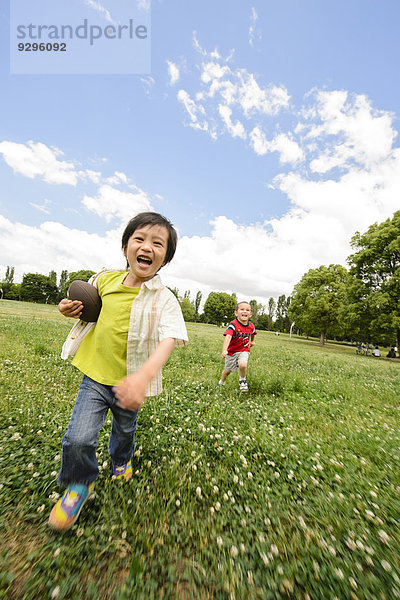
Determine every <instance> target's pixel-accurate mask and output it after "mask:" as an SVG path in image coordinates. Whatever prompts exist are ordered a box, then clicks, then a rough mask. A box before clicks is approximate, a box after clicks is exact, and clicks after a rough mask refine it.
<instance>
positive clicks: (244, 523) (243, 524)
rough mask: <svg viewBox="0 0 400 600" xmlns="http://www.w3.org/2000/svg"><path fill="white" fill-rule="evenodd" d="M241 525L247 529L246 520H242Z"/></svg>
mask: <svg viewBox="0 0 400 600" xmlns="http://www.w3.org/2000/svg"><path fill="white" fill-rule="evenodd" d="M240 524H241V526H242V527H246V525H247V523H246V519H242V520H241V521H240Z"/></svg>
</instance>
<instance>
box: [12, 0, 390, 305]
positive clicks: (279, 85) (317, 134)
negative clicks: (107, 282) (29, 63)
mask: <svg viewBox="0 0 400 600" xmlns="http://www.w3.org/2000/svg"><path fill="white" fill-rule="evenodd" d="M21 1H22V0H21ZM46 1H48V0H46ZM43 2H45V0H43ZM38 4H40V0H38ZM53 4H54V6H57V3H53ZM127 4H128V5H129V4H130V5H132V6H131V7H132V14H135V18H140V14H142V15H143V19H144V18H149V19H150V22H151V27H150V28H149V41H150V43H151V70H150V72H148V73H138V74H125V75H117V74H107V75H101V74H78V75H71V74H69V75H65V74H55V75H39V74H28V75H19V74H10V43H11V44H13V43H14V42H13V38H12V34H10V13H9V8H8V6H7V5H8V3H7V2H4V1H3V2H2V3H1V4H0V7H1V8H0V11H1V12H0V17H1V21H0V27H1V31H0V33H1V37H0V39H1V42H0V43H1V54H0V89H1V94H0V109H1V115H2V119H1V121H0V177H1V182H2V185H1V188H0V277H2V276H3V275H4V272H5V268H6V266H7V265H13V266H15V269H16V274H17V279H20V278H21V277H22V274H23V273H24V272H30V271H33V272H40V273H48V272H49V271H50V270H51V269H55V270H56V271H57V272H58V273H60V271H61V269H68V270H69V271H72V270H76V269H79V268H92V269H93V270H96V269H99V268H101V267H102V266H107V267H117V268H119V267H123V266H124V261H123V260H122V256H121V253H120V237H121V230H122V228H123V226H124V224H125V223H126V222H127V221H128V220H129V218H130V216H133V215H134V214H136V213H137V212H138V211H140V210H148V209H150V210H156V211H159V212H161V213H163V214H165V215H166V216H168V217H169V218H170V219H171V220H172V221H173V222H174V224H175V225H176V227H177V229H178V232H179V236H180V243H179V247H178V252H177V255H176V258H175V259H174V262H173V263H172V264H171V265H170V266H169V267H167V268H166V269H164V275H163V279H164V281H165V282H166V283H167V284H168V285H173V286H177V287H178V288H179V289H180V290H181V291H182V292H183V290H185V289H188V288H189V289H191V290H193V291H194V292H195V291H196V290H198V289H201V290H202V291H203V293H204V294H207V293H208V292H209V291H211V290H219V291H228V292H233V291H234V292H236V293H237V294H238V295H239V296H243V297H249V298H253V297H256V298H257V299H259V300H260V301H261V302H263V303H264V304H266V302H267V299H268V298H269V297H270V296H274V297H277V296H278V295H280V294H282V293H285V294H287V295H288V294H290V292H291V291H292V289H293V285H294V284H295V283H297V281H299V279H300V278H301V276H302V275H303V273H304V272H306V271H307V270H308V269H310V268H315V267H318V266H319V265H321V264H330V263H342V264H345V259H346V257H347V256H348V254H349V253H350V246H349V242H350V238H351V236H352V235H353V234H354V233H355V231H357V230H359V231H364V230H365V229H367V227H368V226H369V225H370V224H371V223H373V222H375V221H382V220H383V219H385V218H388V217H391V216H392V214H393V212H394V211H395V210H398V209H399V208H400V201H399V197H400V194H399V192H400V164H399V163H400V150H399V140H398V129H399V121H398V118H399V115H400V105H399V104H400V94H399V89H398V88H399V78H398V76H397V72H398V64H399V59H400V56H399V54H400V52H399V41H398V30H397V29H398V23H399V22H400V19H399V17H400V4H399V3H398V2H397V1H395V0H379V1H378V0H346V1H341V0H339V1H336V2H329V3H328V2H322V1H321V0H301V1H298V0H280V1H279V2H277V1H273V2H272V1H269V0H263V1H261V0H258V1H254V2H247V1H245V0H242V1H239V0H229V1H228V0H218V2H215V0H202V1H200V0H190V1H189V0H188V1H186V2H181V1H178V0H154V1H153V2H152V3H151V6H150V2H149V1H147V0H140V1H139V4H138V3H136V2H134V1H133V0H132V2H127V0H113V2H111V0H82V1H81V2H79V1H78V0H76V1H74V2H73V3H71V5H70V6H71V19H72V17H73V16H74V17H75V18H77V16H78V17H80V10H81V11H82V18H83V16H84V15H89V18H90V14H93V19H95V18H97V19H100V21H101V20H103V21H104V24H105V25H107V23H111V22H114V21H113V19H116V20H118V19H117V13H118V9H119V8H120V7H121V9H122V8H123V9H124V10H125V13H124V14H127V13H126V10H127ZM120 5H121V6H120ZM63 6H64V18H65V5H63ZM138 10H139V13H137V11H138ZM140 11H141V12H140ZM128 12H129V11H128ZM137 14H139V17H138V16H137ZM10 35H11V39H10ZM88 51H89V50H88ZM21 60H24V56H22V58H21ZM27 60H28V58H27Z"/></svg>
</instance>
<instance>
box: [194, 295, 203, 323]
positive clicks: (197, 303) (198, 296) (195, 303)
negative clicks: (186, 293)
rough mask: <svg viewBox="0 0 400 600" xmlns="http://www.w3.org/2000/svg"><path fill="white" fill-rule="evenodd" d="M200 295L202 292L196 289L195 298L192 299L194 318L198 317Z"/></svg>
mask: <svg viewBox="0 0 400 600" xmlns="http://www.w3.org/2000/svg"><path fill="white" fill-rule="evenodd" d="M202 296H203V294H202V293H201V292H200V291H198V292H197V294H196V300H195V301H194V312H195V318H196V320H197V319H198V318H199V308H200V303H201V298H202Z"/></svg>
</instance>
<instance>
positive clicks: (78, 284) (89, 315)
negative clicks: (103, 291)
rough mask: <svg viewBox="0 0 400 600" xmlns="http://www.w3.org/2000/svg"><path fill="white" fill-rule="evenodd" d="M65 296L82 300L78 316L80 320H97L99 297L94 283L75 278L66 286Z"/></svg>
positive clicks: (99, 307) (88, 321) (99, 308)
mask: <svg viewBox="0 0 400 600" xmlns="http://www.w3.org/2000/svg"><path fill="white" fill-rule="evenodd" d="M67 298H68V299H69V300H80V301H81V302H82V304H83V309H82V313H81V316H80V317H79V318H80V319H81V320H82V321H86V322H87V323H91V322H92V321H97V319H98V318H99V314H100V311H101V298H100V296H99V293H98V291H97V289H96V288H95V287H94V285H92V284H91V283H87V282H86V281H81V280H80V279H76V280H75V281H73V282H72V283H71V285H70V286H69V288H68V292H67Z"/></svg>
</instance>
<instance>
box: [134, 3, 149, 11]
mask: <svg viewBox="0 0 400 600" xmlns="http://www.w3.org/2000/svg"><path fill="white" fill-rule="evenodd" d="M137 6H138V9H139V10H145V11H146V12H148V11H149V10H150V7H151V0H137Z"/></svg>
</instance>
